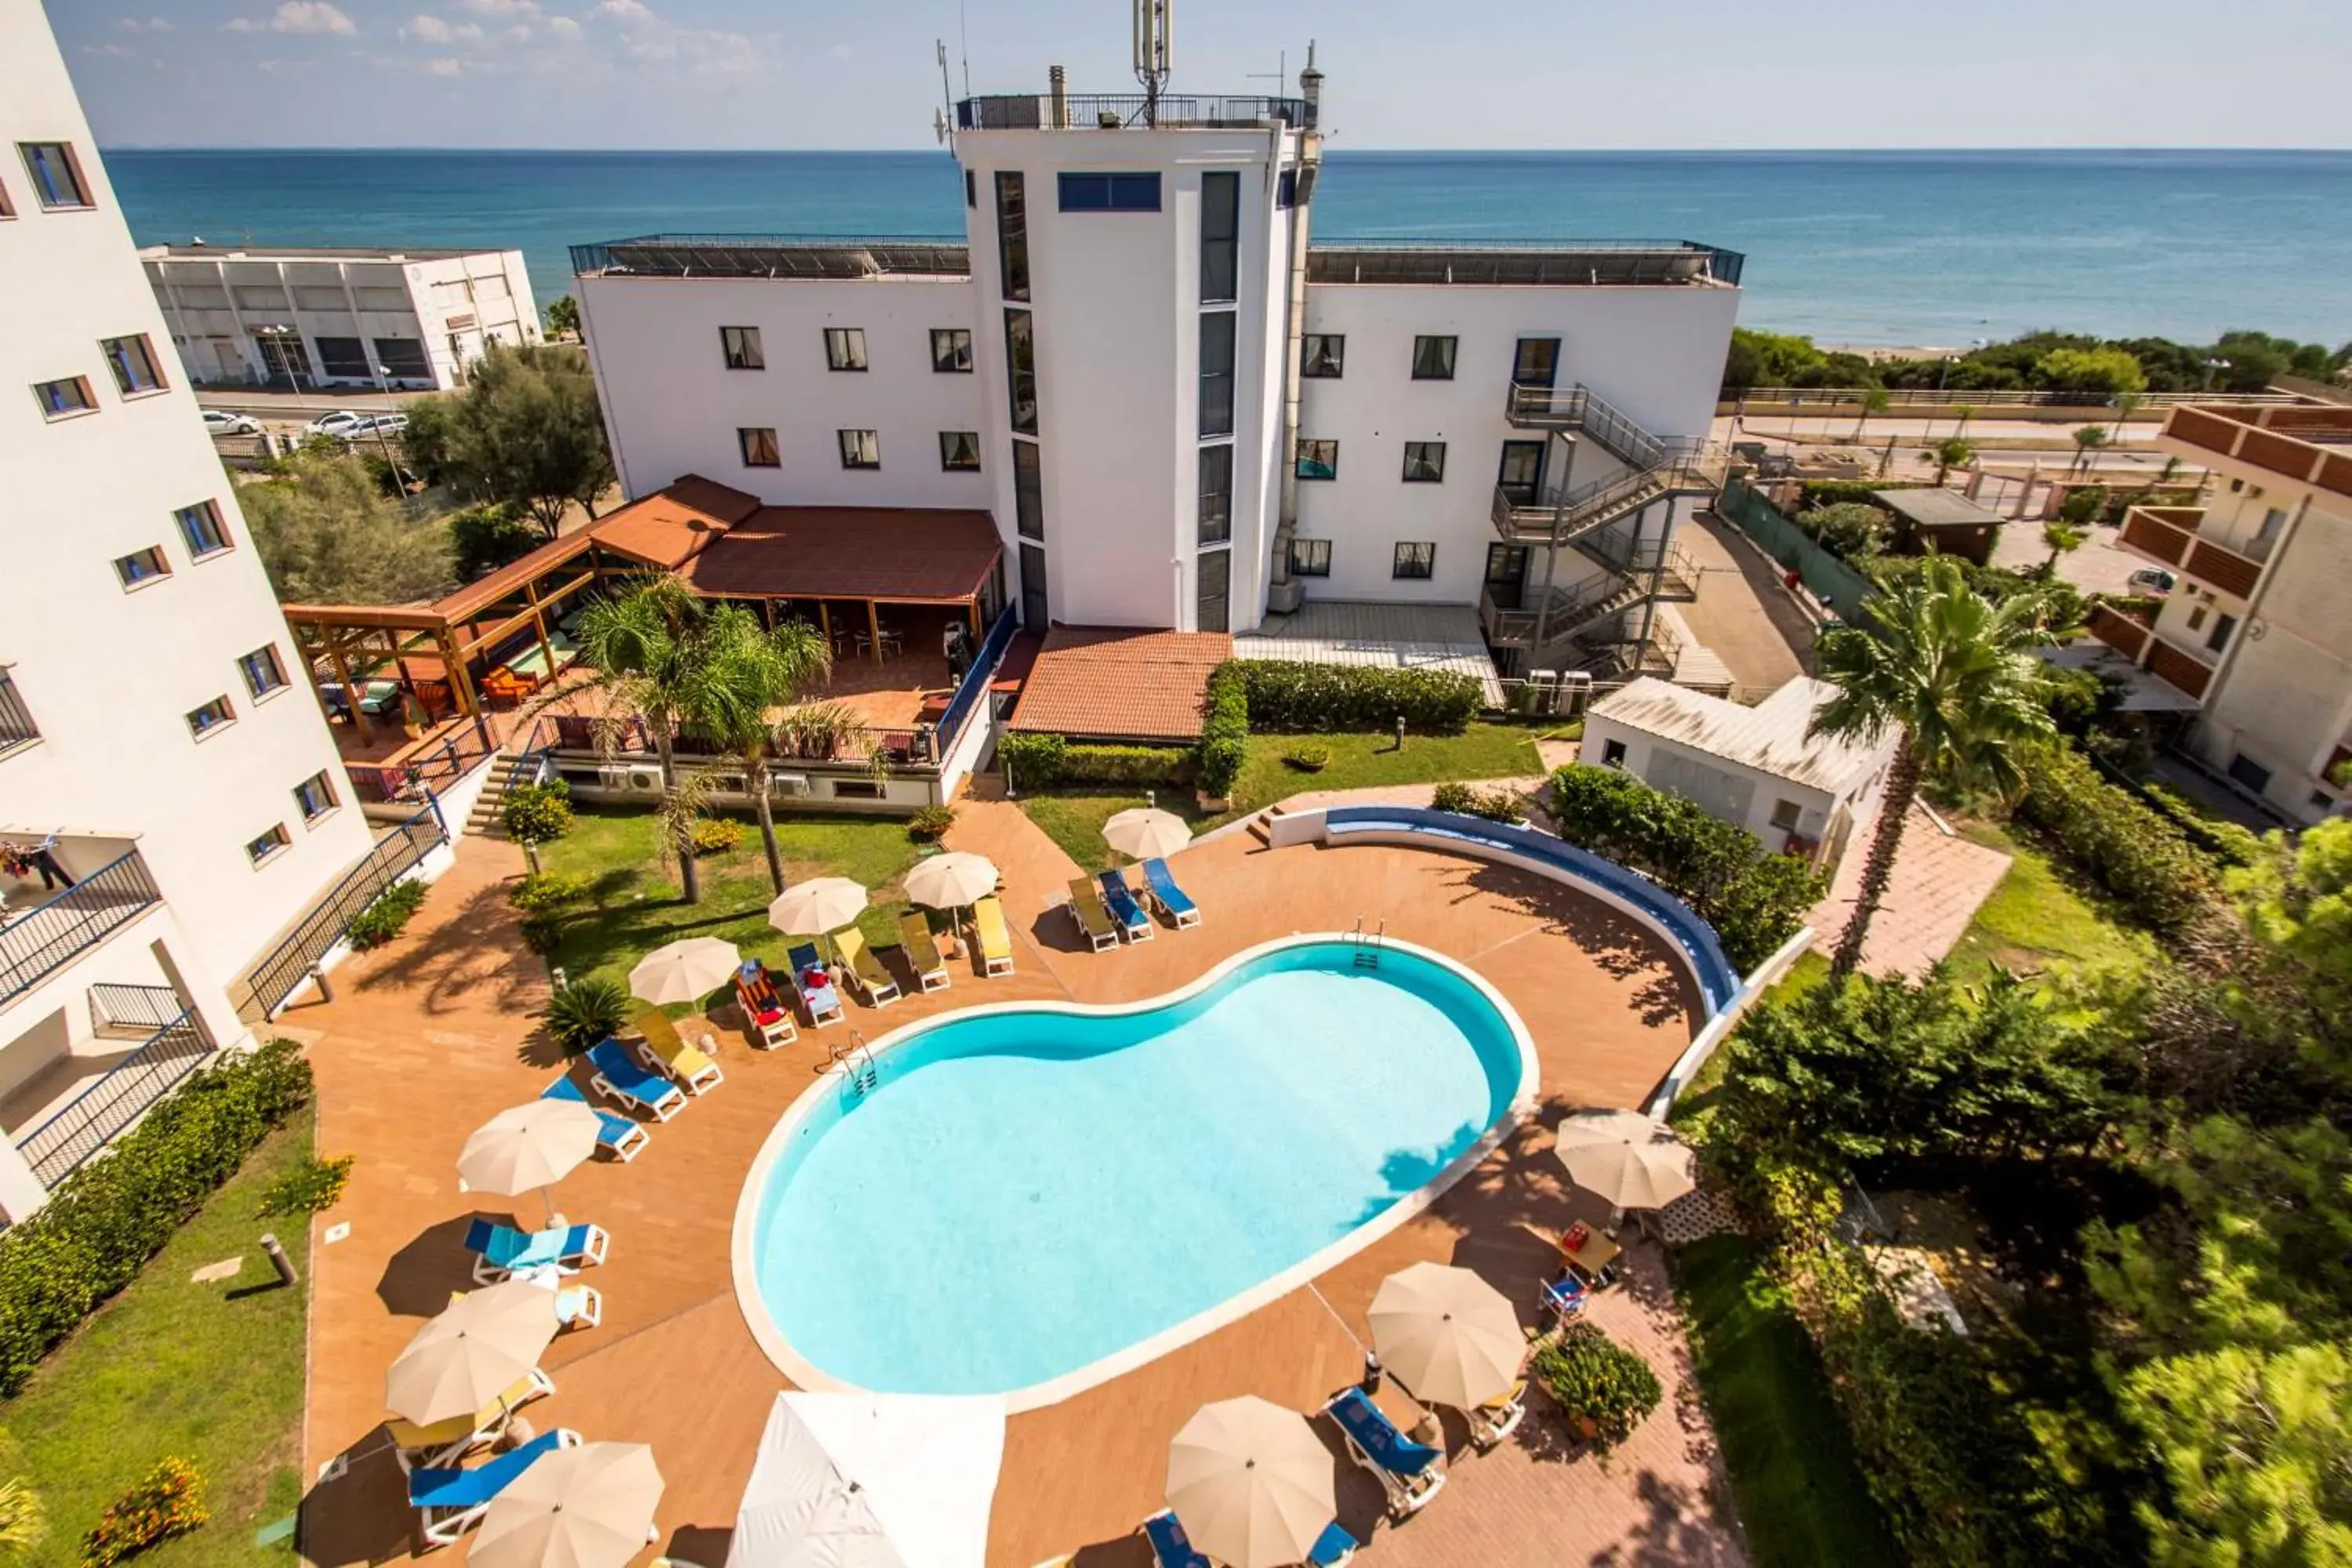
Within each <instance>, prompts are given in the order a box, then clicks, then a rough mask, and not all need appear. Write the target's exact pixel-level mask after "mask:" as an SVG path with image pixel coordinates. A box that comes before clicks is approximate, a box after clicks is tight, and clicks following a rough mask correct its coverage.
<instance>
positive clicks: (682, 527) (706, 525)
mask: <svg viewBox="0 0 2352 1568" xmlns="http://www.w3.org/2000/svg"><path fill="white" fill-rule="evenodd" d="M758 510H760V498H759V497H757V496H751V495H745V494H744V493H743V492H742V491H741V490H735V489H728V488H727V487H726V486H725V485H722V484H719V483H717V482H716V481H714V480H710V479H704V478H702V476H700V475H699V474H688V475H686V476H684V477H683V478H681V479H679V480H678V481H677V483H676V484H674V485H672V486H670V487H669V488H668V489H665V490H656V491H655V492H654V493H653V494H652V495H649V496H646V497H645V498H644V499H643V500H635V501H632V502H630V503H629V504H628V505H627V506H625V507H623V508H622V509H621V510H618V511H616V512H614V513H613V514H612V515H611V516H610V517H607V518H605V519H604V521H600V522H597V523H595V524H593V526H591V527H590V528H589V530H588V531H589V532H590V533H592V534H593V535H594V536H595V539H596V542H598V543H599V544H603V545H606V546H608V547H610V548H612V549H614V550H616V551H618V552H621V553H622V554H624V555H630V556H635V558H636V559H637V560H639V561H643V562H645V563H646V564H647V565H651V566H659V567H662V568H664V569H665V570H667V571H673V572H674V571H676V570H677V568H678V567H680V566H682V565H684V564H685V563H686V562H687V561H688V559H689V558H691V557H692V556H693V555H695V554H696V553H697V552H699V551H701V550H702V549H704V548H705V547H706V546H708V545H709V543H710V542H712V541H714V540H716V539H717V538H718V537H719V535H720V534H722V533H724V532H725V531H727V530H728V529H730V528H731V527H733V526H734V525H735V524H737V523H740V522H741V521H743V520H744V519H745V518H747V517H750V516H751V514H752V513H754V512H756V511H758Z"/></svg>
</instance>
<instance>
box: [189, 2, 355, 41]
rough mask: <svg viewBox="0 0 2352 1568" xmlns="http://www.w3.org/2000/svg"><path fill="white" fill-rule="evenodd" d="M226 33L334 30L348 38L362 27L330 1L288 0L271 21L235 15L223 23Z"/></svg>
mask: <svg viewBox="0 0 2352 1568" xmlns="http://www.w3.org/2000/svg"><path fill="white" fill-rule="evenodd" d="M221 31H222V32H224V33H261V32H269V33H333V34H336V35H338V36H339V37H350V36H351V35H352V34H353V33H356V32H358V31H359V26H358V25H357V24H356V23H354V22H353V21H352V19H351V18H350V17H349V16H344V15H343V14H342V12H341V11H339V10H337V9H336V8H335V7H334V6H332V5H329V4H328V3H327V0H285V4H284V5H280V6H278V10H277V12H276V13H275V14H274V15H272V16H270V17H269V19H268V20H267V21H260V20H257V19H256V18H254V17H251V16H233V17H231V18H230V19H229V20H227V21H226V22H224V23H222V24H221Z"/></svg>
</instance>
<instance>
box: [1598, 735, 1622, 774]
mask: <svg viewBox="0 0 2352 1568" xmlns="http://www.w3.org/2000/svg"><path fill="white" fill-rule="evenodd" d="M1624 765H1625V742H1622V741H1603V742H1601V766H1602V767H1604V768H1622V767H1623V766H1624Z"/></svg>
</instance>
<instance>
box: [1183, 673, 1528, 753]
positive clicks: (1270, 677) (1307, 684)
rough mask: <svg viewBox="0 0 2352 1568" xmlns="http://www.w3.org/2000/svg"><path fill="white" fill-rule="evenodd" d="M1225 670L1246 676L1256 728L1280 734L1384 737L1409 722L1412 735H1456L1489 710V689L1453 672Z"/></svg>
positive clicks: (1252, 725) (1250, 712)
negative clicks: (1337, 733) (1369, 733)
mask: <svg viewBox="0 0 2352 1568" xmlns="http://www.w3.org/2000/svg"><path fill="white" fill-rule="evenodd" d="M1218 668H1219V669H1220V670H1223V669H1226V668H1238V669H1239V671H1240V672H1241V674H1240V679H1241V680H1242V682H1243V691H1244V697H1245V698H1246V700H1247V703H1248V711H1247V714H1246V719H1247V722H1248V724H1249V727H1250V728H1252V729H1254V730H1257V731H1267V732H1272V733H1276V734H1308V735H1312V734H1318V733H1322V732H1325V731H1334V730H1354V731H1384V730H1390V729H1392V728H1394V727H1395V725H1396V721H1397V720H1398V719H1399V718H1400V717H1402V719H1403V720H1404V721H1405V727H1406V728H1407V729H1410V730H1415V731H1421V732H1422V733H1423V734H1438V735H1456V734H1460V733H1461V732H1462V731H1463V729H1464V727H1465V726H1466V725H1467V724H1468V723H1469V722H1470V721H1471V720H1473V719H1475V718H1476V717H1477V716H1478V710H1479V709H1480V708H1481V707H1482V706H1484V705H1485V702H1486V689H1485V688H1484V687H1482V686H1480V685H1479V683H1478V682H1477V681H1476V680H1475V679H1472V678H1471V677H1469V676H1466V675H1462V674H1459V673H1456V672H1455V671H1453V670H1444V669H1381V668H1370V667H1359V666H1355V665H1338V664H1288V663H1284V662H1280V661H1277V660H1274V659H1235V660H1233V661H1231V663H1229V664H1227V665H1221V666H1219V667H1218ZM1211 679H1215V678H1214V676H1212V677H1211ZM1204 738H1205V737H1204Z"/></svg>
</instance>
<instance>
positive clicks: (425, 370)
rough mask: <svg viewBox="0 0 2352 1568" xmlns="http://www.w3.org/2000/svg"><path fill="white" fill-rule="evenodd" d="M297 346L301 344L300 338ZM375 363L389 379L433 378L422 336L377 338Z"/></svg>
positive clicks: (431, 363)
mask: <svg viewBox="0 0 2352 1568" xmlns="http://www.w3.org/2000/svg"><path fill="white" fill-rule="evenodd" d="M297 346H298V347H299V340H298V341H297ZM375 363H377V364H379V365H381V366H382V367H383V374H384V376H385V378H386V379H387V380H391V381H431V380H432V379H433V362H432V361H431V360H429V359H427V358H425V340H424V339H422V338H378V339H376V340H375Z"/></svg>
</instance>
